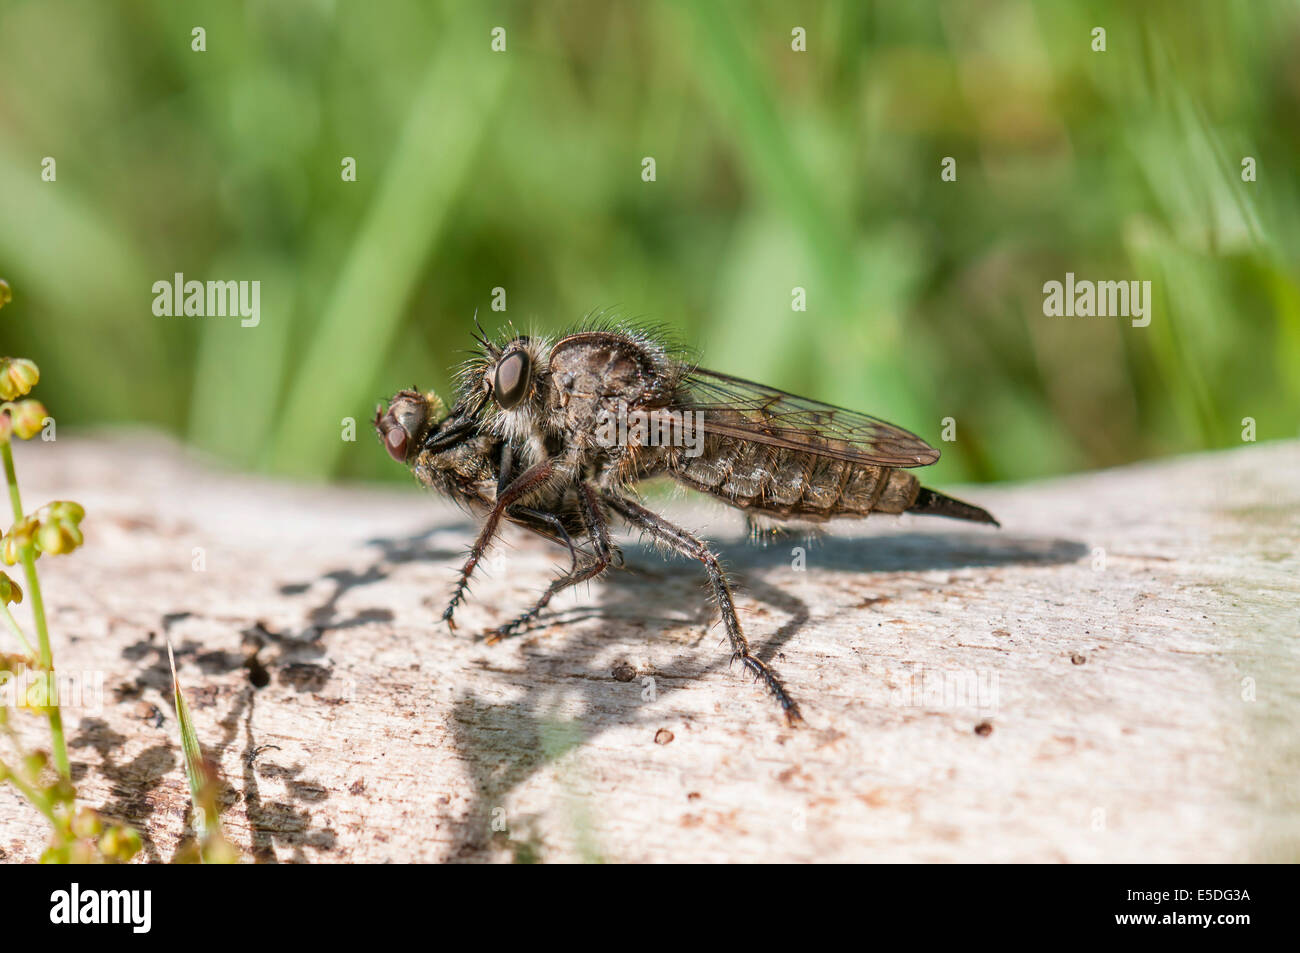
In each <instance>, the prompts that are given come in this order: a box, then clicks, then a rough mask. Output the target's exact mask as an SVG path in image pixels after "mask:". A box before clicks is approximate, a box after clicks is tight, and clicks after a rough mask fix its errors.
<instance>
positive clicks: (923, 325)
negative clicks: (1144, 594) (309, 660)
mask: <svg viewBox="0 0 1300 953" xmlns="http://www.w3.org/2000/svg"><path fill="white" fill-rule="evenodd" d="M498 25H499V26H504V27H505V28H506V30H507V39H508V51H507V52H506V53H504V54H494V53H492V52H491V51H490V49H489V40H490V37H489V31H490V30H491V28H492V27H494V26H498ZM194 26H203V27H204V28H205V29H206V31H207V52H205V53H195V52H192V51H191V49H190V31H191V29H192V28H193V27H194ZM794 26H802V27H804V28H805V29H806V30H807V37H808V52H806V53H795V52H792V51H791V49H790V31H791V29H792V28H793V27H794ZM1094 26H1103V27H1105V28H1106V30H1107V46H1108V49H1107V51H1106V52H1105V53H1094V52H1093V51H1092V50H1091V48H1090V31H1091V29H1092V28H1093V27H1094ZM1297 115H1300V8H1298V7H1297V4H1296V3H1294V2H1287V3H1282V2H1270V0H1260V2H1255V3H1251V4H1229V3H1218V2H1193V3H1174V2H1157V3H1148V4H1141V5H1139V4H1129V3H1121V2H1096V3H1052V4H1033V3H1029V2H1023V0H1021V2H1014V0H988V2H972V0H962V2H949V3H936V4H897V3H856V2H826V3H811V4H789V3H775V2H768V0H763V2H746V3H740V2H734V3H728V2H722V0H695V2H687V0H681V2H662V3H646V4H622V3H614V4H609V3H598V2H589V0H572V2H541V3H532V4H526V3H482V4H466V3H457V2H443V3H425V2H415V0H381V2H374V3H367V4H348V3H343V2H331V0H275V2H272V0H261V2H247V3H229V2H221V3H218V2H195V3H189V4H185V5H183V6H182V5H178V4H174V3H166V2H162V0H157V2H144V0H142V2H137V3H130V4H127V3H103V2H95V0H43V2H17V0H3V2H0V274H3V275H4V276H5V277H6V278H7V279H8V280H9V282H10V283H11V285H12V286H13V288H14V291H15V299H14V302H13V304H11V305H10V306H9V307H8V308H6V310H5V311H4V313H3V315H0V350H4V351H5V352H6V353H13V354H22V355H25V356H30V357H32V358H33V359H34V360H36V361H37V362H38V363H39V364H40V366H41V369H42V384H41V393H42V395H43V397H44V398H45V399H46V402H47V403H48V404H49V405H50V406H51V408H52V409H53V410H54V412H55V413H56V415H57V417H58V419H59V422H60V424H62V425H63V428H64V429H65V432H67V431H68V430H73V429H75V428H80V427H90V426H96V425H102V424H115V423H147V424H151V425H157V426H161V427H165V428H168V429H170V430H172V431H174V432H176V433H178V434H180V435H181V436H183V437H184V439H186V440H187V441H189V442H191V443H192V444H194V445H195V446H197V447H200V448H202V449H204V450H206V451H209V452H211V453H214V454H217V455H219V456H220V457H221V458H223V459H226V460H228V461H229V462H230V463H232V464H233V465H236V466H240V467H247V468H257V469H263V470H269V471H272V472H279V473H286V474H293V475H299V476H309V477H319V478H325V477H351V478H389V479H406V477H405V476H404V475H403V474H402V473H401V471H400V469H399V468H397V467H395V466H393V465H392V464H391V461H389V460H388V458H387V457H386V455H385V454H383V453H382V452H380V451H379V447H378V446H377V445H376V444H375V442H374V440H373V438H372V437H371V435H370V433H369V432H368V430H369V424H368V420H369V417H370V415H371V414H373V409H374V405H375V403H376V402H377V401H378V400H380V399H382V398H384V397H386V396H387V395H389V394H391V393H392V392H393V391H394V390H396V389H397V388H398V387H401V386H407V385H410V384H412V383H418V384H419V385H421V386H425V387H428V386H433V387H437V388H439V389H442V390H444V391H445V389H446V387H447V384H448V381H449V378H450V372H451V371H452V369H453V367H454V365H455V364H456V363H458V362H459V361H460V360H461V359H462V355H461V353H460V352H461V351H462V350H463V349H464V348H466V347H468V345H469V336H468V330H469V327H470V320H471V317H472V316H473V314H474V312H475V311H476V310H477V311H478V314H479V318H480V320H481V321H482V322H483V323H484V325H485V326H487V327H488V328H489V329H492V328H495V327H497V326H499V325H500V324H502V323H504V321H505V320H507V319H509V320H511V321H513V322H514V324H515V325H516V326H519V327H522V328H532V329H536V330H539V331H546V330H558V329H561V328H563V327H564V326H565V325H567V324H569V323H572V322H573V321H575V320H577V319H579V318H580V317H581V316H582V315H584V314H585V313H587V312H588V311H590V310H592V309H595V308H603V307H611V306H612V307H617V308H620V309H621V310H622V311H623V312H624V313H625V314H627V315H628V316H631V317H644V318H646V319H648V320H651V321H654V322H658V323H664V324H667V325H668V326H670V327H671V328H672V329H673V330H674V332H675V333H676V335H677V337H678V338H680V339H681V340H682V341H684V342H686V343H687V344H689V345H691V346H693V347H695V348H697V349H698V350H699V351H700V353H701V354H702V355H703V357H704V360H705V363H706V364H708V365H709V366H712V367H715V368H717V369H719V370H724V371H728V372H731V373H735V374H740V375H742V376H747V377H752V378H755V379H759V380H762V381H764V382H766V383H770V384H773V385H776V386H779V387H783V388H785V389H789V390H793V391H796V392H799V393H804V394H807V395H808V396H811V397H816V398H820V399H823V400H828V401H830V402H833V403H839V404H844V405H847V406H851V407H855V408H858V409H862V410H865V411H868V412H870V413H874V414H877V415H880V416H883V417H886V418H887V419H890V420H893V421H895V422H897V423H900V424H902V425H904V426H906V427H908V428H909V429H912V430H915V431H917V432H918V433H920V434H922V435H923V436H925V437H927V438H928V439H930V440H931V442H937V441H938V440H939V434H940V431H941V429H942V424H941V421H942V419H943V418H945V417H953V418H954V419H955V420H956V422H957V436H958V439H957V441H956V442H955V443H951V444H941V445H940V446H941V448H942V449H943V451H944V458H943V460H942V461H941V462H940V464H939V465H938V466H939V468H940V472H939V473H937V474H936V475H935V477H934V479H935V480H938V481H942V480H957V479H972V480H997V479H1007V478H1017V477H1027V476H1034V475H1040V474H1049V473H1058V472H1064V471H1069V470H1075V469H1080V468H1090V467H1099V466H1107V465H1112V464H1116V463H1121V462H1125V461H1130V460H1137V459H1142V458H1147V457H1153V456H1159V455H1164V454H1171V453H1176V452H1185V451H1190V450H1197V449H1202V448H1209V447H1226V446H1234V445H1239V444H1240V440H1241V437H1240V433H1241V419H1242V418H1243V417H1247V416H1249V417H1253V418H1255V419H1256V421H1257V425H1258V433H1259V437H1260V439H1270V438H1276V437H1293V436H1295V435H1296V432H1297V424H1298V422H1297V414H1296V409H1297V407H1300V254H1298V252H1300V235H1298V234H1297V230H1298V229H1300V214H1297V213H1298V212H1300V174H1298V173H1300V154H1298V152H1297V146H1298V145H1300V124H1297V123H1296V121H1295V117H1296V116H1297ZM647 155H650V156H654V157H655V159H656V163H657V176H658V178H657V181H655V182H653V183H646V182H643V181H642V180H641V159H642V157H643V156H647ZM1247 155H1249V156H1253V157H1255V159H1256V160H1257V162H1258V181H1257V182H1254V183H1243V182H1242V181H1241V178H1240V162H1241V158H1242V157H1243V156H1247ZM44 156H53V157H55V158H56V160H57V163H58V166H57V168H58V180H57V182H55V183H47V182H42V181H41V178H40V170H41V160H42V158H43V157H44ZM344 156H353V157H355V158H356V159H357V163H358V181H357V182H355V183H345V182H343V181H341V179H340V175H339V170H340V161H341V159H342V157H344ZM944 156H953V157H955V158H956V159H957V162H958V180H957V181H956V182H955V183H944V182H941V181H940V178H939V164H940V160H941V158H942V157H944ZM178 271H179V272H184V274H185V275H186V277H187V278H194V279H199V280H206V279H234V280H260V281H261V283H262V319H261V324H260V326H258V327H256V328H241V327H240V325H239V322H238V320H235V319H228V318H224V319H223V318H194V317H190V318H183V317H179V318H162V317H155V316H154V315H153V313H152V311H151V305H152V299H153V295H152V291H151V286H152V284H153V282H154V281H157V280H161V279H169V278H170V276H171V275H172V274H173V273H175V272H178ZM1067 271H1072V272H1074V273H1075V274H1076V275H1077V276H1079V277H1080V278H1094V279H1116V280H1118V279H1138V280H1143V279H1145V280H1151V281H1152V282H1153V285H1154V294H1155V302H1154V317H1153V320H1152V322H1151V325H1150V327H1147V328H1133V327H1130V326H1129V324H1128V322H1127V321H1126V320H1124V319H1120V318H1076V319H1061V318H1056V319H1053V318H1047V317H1045V316H1044V315H1043V313H1042V299H1043V295H1042V290H1041V289H1042V285H1043V282H1045V281H1048V280H1061V279H1062V278H1063V277H1064V274H1065V272H1067ZM497 286H501V287H504V288H505V289H506V291H507V296H508V299H507V300H508V310H507V312H506V313H505V314H499V313H496V312H493V311H491V310H490V301H491V294H492V289H493V288H494V287H497ZM796 286H799V287H803V288H805V289H807V295H808V311H807V312H806V313H793V312H792V311H791V307H790V301H791V289H792V288H794V287H796ZM347 416H351V417H354V418H355V419H356V420H357V423H358V433H357V440H356V442H355V443H348V442H345V441H343V440H342V439H341V438H340V433H341V430H342V427H341V423H340V422H341V419H342V418H343V417H347Z"/></svg>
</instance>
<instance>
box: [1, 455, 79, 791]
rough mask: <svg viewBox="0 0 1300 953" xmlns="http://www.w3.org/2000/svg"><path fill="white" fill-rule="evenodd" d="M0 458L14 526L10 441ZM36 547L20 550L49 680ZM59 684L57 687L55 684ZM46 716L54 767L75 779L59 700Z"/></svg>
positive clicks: (16, 506)
mask: <svg viewBox="0 0 1300 953" xmlns="http://www.w3.org/2000/svg"><path fill="white" fill-rule="evenodd" d="M0 456H3V458H4V466H5V480H6V481H7V482H8V483H9V502H10V503H11V504H12V505H13V510H14V522H15V523H21V522H22V519H23V500H22V497H21V496H20V495H19V493H18V476H17V474H16V473H15V472H14V454H13V448H12V447H11V446H10V445H9V442H8V441H5V442H3V443H0ZM35 550H36V547H35V546H33V545H32V544H31V543H28V544H27V545H26V546H23V547H21V548H20V550H19V552H20V555H21V557H22V563H23V573H24V574H25V575H26V577H27V589H28V594H29V595H30V596H31V600H32V618H34V619H35V620H36V640H37V643H38V644H39V645H40V662H41V668H43V669H44V670H45V671H46V673H47V677H48V678H50V679H51V680H52V681H53V679H54V653H53V651H52V650H51V649H50V631H49V628H48V627H47V626H46V624H45V603H44V601H43V600H42V599H41V584H40V580H38V579H37V578H36V551H35ZM55 684H57V683H55ZM45 714H46V715H47V716H48V718H49V720H50V746H51V747H52V748H53V749H54V767H55V768H56V769H57V770H58V772H59V774H60V775H62V776H63V777H64V778H65V779H68V780H71V779H72V767H71V765H69V764H68V747H67V744H66V743H65V742H64V740H63V713H62V712H61V711H60V710H59V706H58V704H57V699H56V700H55V703H54V704H51V705H48V706H46V709H45Z"/></svg>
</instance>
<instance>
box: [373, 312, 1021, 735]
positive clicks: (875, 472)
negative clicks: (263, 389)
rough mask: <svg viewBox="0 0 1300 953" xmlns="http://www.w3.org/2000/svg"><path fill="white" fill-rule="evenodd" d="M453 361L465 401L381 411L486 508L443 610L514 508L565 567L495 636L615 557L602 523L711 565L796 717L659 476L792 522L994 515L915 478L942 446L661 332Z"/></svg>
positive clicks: (448, 485)
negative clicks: (667, 341)
mask: <svg viewBox="0 0 1300 953" xmlns="http://www.w3.org/2000/svg"><path fill="white" fill-rule="evenodd" d="M477 340H478V342H479V346H480V349H479V351H478V352H477V353H476V354H475V355H474V356H473V358H471V360H470V361H468V362H467V363H466V364H465V366H464V367H463V368H462V370H461V374H460V378H459V384H458V387H457V399H456V404H455V407H454V408H453V409H452V410H451V411H450V412H447V413H446V414H445V415H441V414H440V413H439V412H438V411H437V408H435V406H434V404H433V403H432V401H431V400H430V399H429V398H428V397H427V396H426V395H421V394H419V393H418V392H415V391H403V392H401V393H399V394H398V395H397V396H396V397H395V398H394V399H393V401H391V402H390V404H389V406H388V408H387V411H386V412H382V408H381V413H379V414H377V415H376V421H375V423H376V427H377V428H378V430H379V432H380V435H381V437H382V439H383V440H384V444H385V447H386V448H387V449H388V451H389V453H390V454H391V455H392V456H393V457H394V459H397V460H399V461H401V462H403V463H405V464H407V465H408V466H410V467H411V468H412V469H413V471H414V472H415V474H416V476H417V477H418V478H419V479H420V481H421V482H422V483H424V484H425V485H427V486H430V487H433V488H435V489H438V490H440V491H442V492H443V493H445V494H447V495H449V496H451V497H452V498H453V499H457V500H458V501H460V502H462V503H467V504H468V505H470V507H471V508H472V509H475V510H477V511H479V512H481V513H483V516H484V519H483V525H482V527H481V529H480V532H479V535H478V538H477V540H476V541H475V543H474V546H473V548H472V549H471V551H470V555H469V558H468V559H467V561H466V563H465V565H464V566H463V567H462V570H461V576H460V580H459V582H458V584H457V586H456V589H455V592H454V593H453V596H452V599H451V602H450V604H449V605H448V607H447V610H446V611H445V612H444V614H443V618H444V619H446V620H447V621H448V622H449V623H450V622H451V621H452V619H453V616H454V613H455V610H456V608H457V606H458V605H459V604H460V603H461V602H462V601H463V599H464V598H465V595H466V593H467V589H468V584H469V580H470V577H471V576H472V574H473V572H474V569H475V567H476V566H477V564H478V562H479V561H480V560H481V558H482V556H483V554H484V552H485V551H486V549H487V547H488V546H489V545H490V544H491V542H492V540H493V538H494V537H495V535H496V533H497V531H498V527H499V524H500V521H501V520H502V519H505V520H507V521H510V522H515V523H518V524H519V525H522V526H524V527H525V528H528V529H531V530H533V531H535V532H538V533H540V534H541V535H543V536H547V537H548V538H550V539H552V540H555V541H557V542H561V543H563V544H565V545H567V547H568V549H569V552H570V554H571V556H572V559H573V565H572V567H571V569H570V571H569V573H568V574H567V575H565V576H563V577H561V578H560V579H558V580H556V581H555V582H554V583H552V584H551V586H550V587H549V588H548V589H547V590H546V592H545V593H544V594H543V595H542V597H541V598H540V599H539V600H538V602H537V603H536V604H535V605H534V606H533V607H532V608H530V609H529V610H528V611H527V612H525V613H523V614H521V615H520V616H518V617H517V618H515V619H513V620H512V621H510V622H508V623H506V624H505V625H502V626H500V627H499V628H497V629H496V630H494V631H493V632H492V633H490V636H489V638H490V639H491V640H493V641H495V640H496V639H499V638H502V637H504V636H506V635H509V634H512V633H514V632H516V631H518V630H519V629H520V628H522V627H523V626H525V625H527V624H528V623H530V622H531V621H532V620H533V619H534V618H536V616H537V615H538V614H539V613H540V612H541V611H542V610H543V609H544V608H545V606H546V605H547V604H548V603H549V601H550V599H551V597H552V596H553V595H554V594H555V593H557V592H559V591H561V590H563V589H565V588H567V587H569V586H572V585H574V584H575V583H577V582H581V581H583V580H585V579H590V578H594V577H595V576H597V575H599V574H600V573H602V572H604V571H605V569H606V568H607V567H608V566H609V565H610V563H611V562H612V561H613V560H614V559H615V558H616V553H617V550H616V548H615V547H614V546H613V544H612V542H611V540H610V536H609V519H610V517H611V516H614V517H618V518H619V519H620V520H621V521H622V522H623V523H625V524H627V525H628V526H629V527H630V528H632V529H635V530H639V531H641V532H642V533H643V534H644V535H646V536H648V537H650V538H651V539H652V540H653V541H655V542H656V543H658V544H660V545H661V546H664V547H666V548H668V549H671V550H673V551H676V552H678V553H680V554H682V555H686V556H689V557H691V558H693V559H697V560H699V561H700V562H701V563H703V564H704V567H705V570H706V572H707V573H708V576H709V580H710V583H711V585H712V588H713V592H714V597H715V600H716V602H717V604H718V607H719V610H720V612H721V614H722V620H723V623H724V625H725V627H726V631H727V636H728V639H729V641H730V643H731V649H732V655H733V658H735V659H737V660H739V661H741V662H742V664H743V665H744V666H745V668H746V669H747V670H748V671H749V672H751V673H752V674H753V675H754V676H755V677H756V678H759V679H761V680H762V681H763V682H764V683H765V684H766V686H767V687H768V689H769V690H770V691H771V692H772V694H773V695H774V696H775V697H776V698H777V700H778V701H779V702H780V704H781V707H782V709H783V710H784V711H785V713H786V716H787V717H788V718H789V719H790V720H791V721H792V722H793V721H796V720H798V718H799V712H798V708H797V706H796V705H795V703H794V701H793V700H792V699H791V698H790V697H789V695H788V694H787V693H786V691H785V689H784V687H783V686H782V685H781V682H780V680H779V679H778V678H777V677H776V675H775V674H774V673H773V672H772V671H771V669H770V668H768V667H767V665H765V664H764V663H763V662H761V661H760V660H758V659H757V658H755V657H754V655H753V654H752V653H751V652H750V649H749V644H748V642H747V641H746V640H745V637H744V635H743V634H742V631H741V626H740V621H739V617H738V616H737V614H736V610H735V605H734V600H733V599H732V596H731V590H730V586H729V584H728V582H727V579H726V576H725V575H724V573H723V572H722V569H721V567H720V566H719V564H718V560H717V557H716V556H715V555H714V554H713V552H712V551H711V550H710V549H709V548H708V546H707V545H705V544H704V542H703V541H702V540H700V539H698V538H697V537H695V536H694V535H693V534H691V533H689V532H688V531H686V530H684V529H682V528H680V527H677V526H674V525H673V524H672V523H669V522H668V521H667V520H665V519H664V518H663V517H661V516H659V515H658V514H656V513H654V512H653V511H651V510H649V509H647V508H645V507H644V506H642V505H641V504H640V503H639V502H637V501H636V500H635V499H633V496H634V493H635V490H634V487H635V485H636V484H638V483H640V482H641V481H643V480H647V479H650V478H653V477H657V476H666V477H669V478H671V479H673V480H675V481H676V482H678V483H680V484H682V485H683V486H686V487H689V488H691V489H694V490H698V491H700V492H703V493H707V494H709V495H711V496H713V497H715V498H716V499H719V500H722V501H723V502H725V503H727V504H729V505H731V506H734V507H737V508H739V509H741V510H743V511H745V512H746V513H747V514H748V515H750V516H751V517H753V516H758V517H762V518H765V519H767V520H770V521H776V522H782V523H819V522H824V521H826V520H830V519H834V518H845V517H849V518H852V517H858V518H861V517H865V516H867V515H868V514H870V513H873V512H883V513H903V512H915V513H926V514H933V515H940V516H949V517H954V518H957V519H965V520H971V521H974V522H983V523H993V524H996V521H995V520H994V519H993V517H992V516H990V515H989V514H988V513H987V512H985V511H984V510H982V509H980V508H979V507H977V506H972V505H970V504H968V503H963V502H961V501H959V500H955V499H952V498H951V497H947V496H944V495H943V494H941V493H938V492H936V491H933V490H930V489H927V488H925V487H922V486H921V484H920V482H919V481H918V480H917V479H916V477H915V476H913V475H912V474H911V473H910V472H908V471H909V469H910V468H915V467H919V466H924V465H926V464H929V463H933V462H934V461H935V460H937V459H938V457H939V452H938V451H937V450H935V449H934V448H933V447H931V446H930V445H929V444H927V443H926V442H925V441H923V440H921V438H919V437H917V436H916V435H915V434H912V433H909V432H908V431H906V430H903V429H901V428H899V427H895V426H894V425H892V424H888V423H886V422H884V421H882V420H879V419H877V418H874V417H869V416H867V415H864V414H859V413H856V412H854V411H849V410H846V409H844V408H840V407H833V406H831V405H828V404H822V403H819V402H817V401H813V400H808V399H806V398H802V397H798V396H796V395H793V394H789V393H786V392H784V391H780V390H776V389H775V388H770V387H766V386H764V385H761V384H755V383H753V382H751V381H746V380H743V379H741V378H736V377H731V376H729V375H726V374H719V373H717V372H714V371H708V370H704V369H702V368H700V367H698V366H696V365H695V364H694V363H693V362H690V361H687V360H685V359H684V358H683V357H682V356H681V355H680V354H679V353H678V352H676V351H674V350H673V349H671V348H669V347H667V346H665V345H664V344H663V343H662V342H661V341H660V340H659V338H658V337H657V336H655V335H654V334H651V333H648V332H645V331H641V330H635V329H626V328H620V327H616V326H599V327H589V328H585V329H582V330H579V331H576V332H574V333H572V334H568V335H565V336H563V337H560V338H558V339H556V340H554V341H552V340H550V339H547V338H540V337H529V336H522V335H520V336H515V337H512V338H509V339H506V340H504V341H501V342H491V341H489V340H487V339H486V338H485V337H483V336H481V335H480V336H478V338H477Z"/></svg>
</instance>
